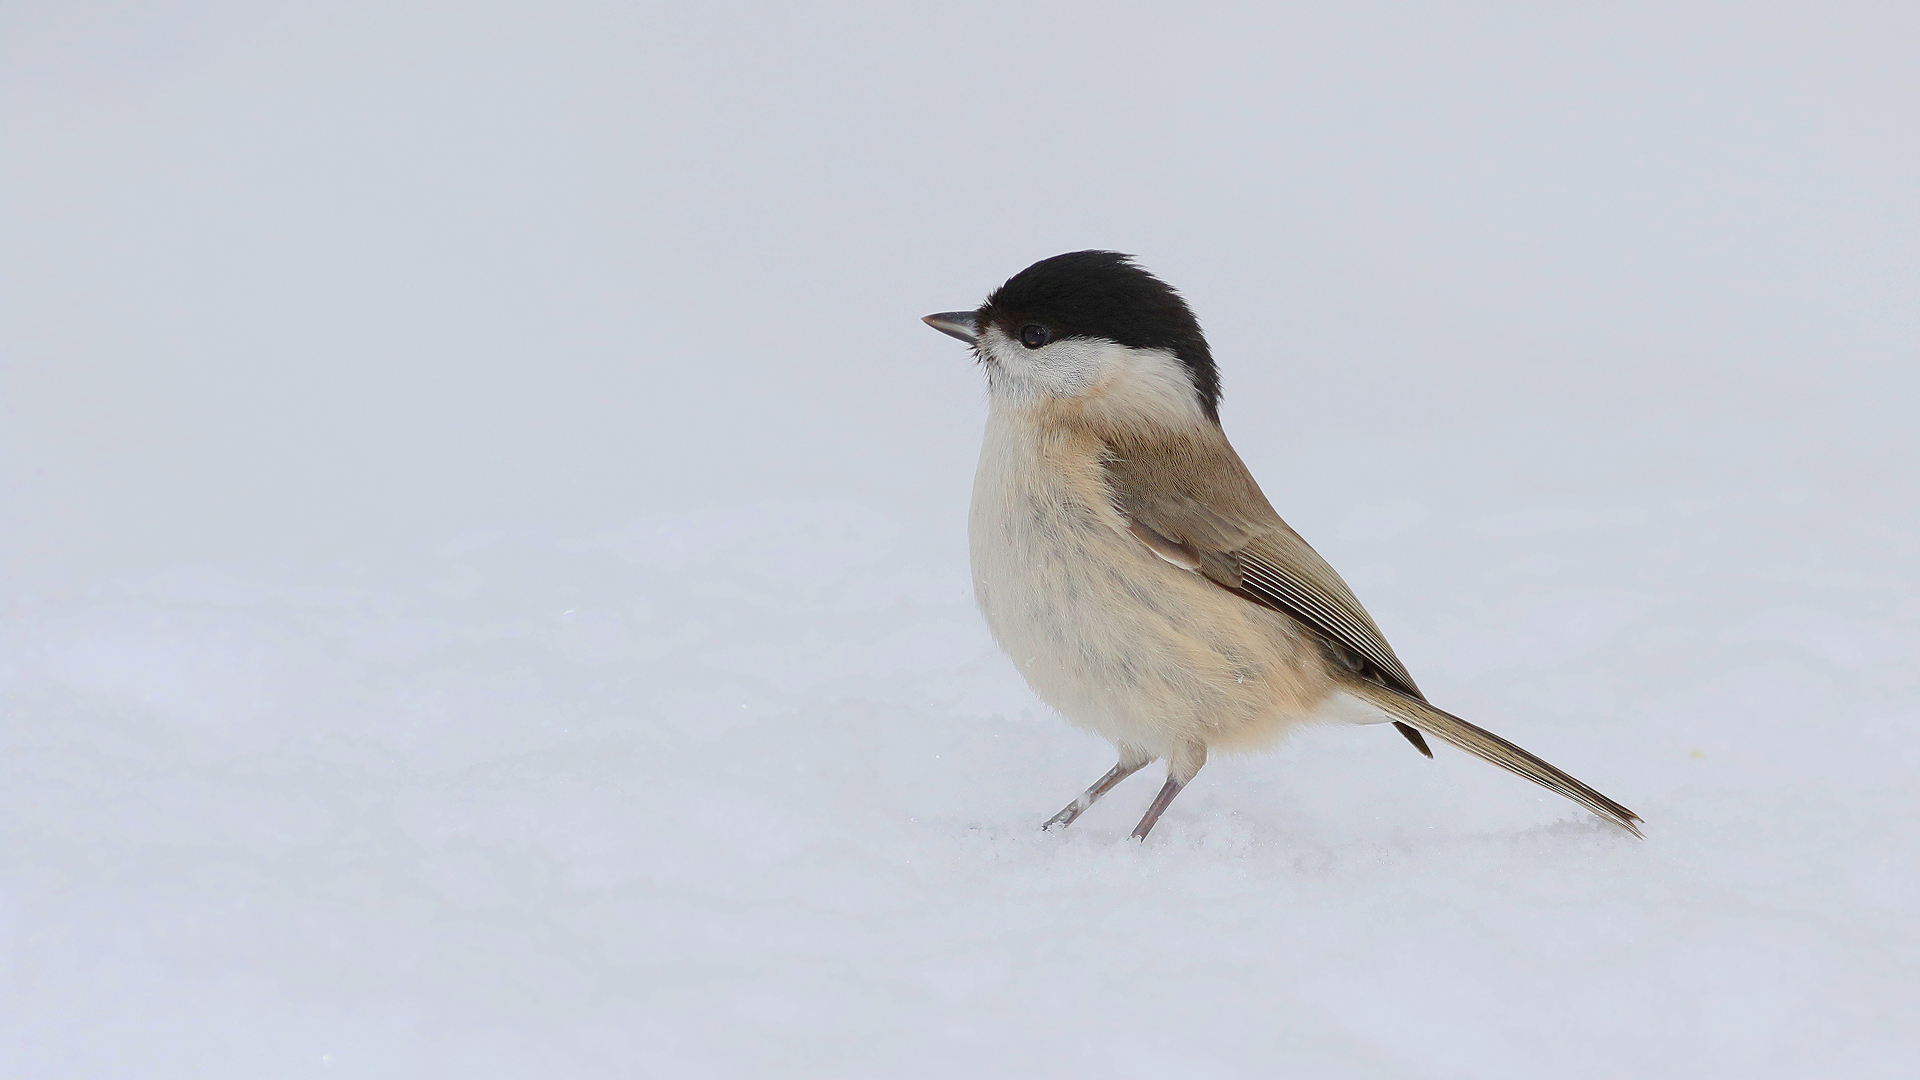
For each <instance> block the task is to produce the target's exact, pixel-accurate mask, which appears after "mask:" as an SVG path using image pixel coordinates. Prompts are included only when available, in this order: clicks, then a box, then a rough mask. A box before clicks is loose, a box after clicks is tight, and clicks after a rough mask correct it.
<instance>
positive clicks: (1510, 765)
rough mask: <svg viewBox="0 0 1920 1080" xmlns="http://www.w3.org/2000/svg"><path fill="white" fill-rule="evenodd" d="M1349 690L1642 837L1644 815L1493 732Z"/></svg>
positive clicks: (1379, 693)
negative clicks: (1641, 815)
mask: <svg viewBox="0 0 1920 1080" xmlns="http://www.w3.org/2000/svg"><path fill="white" fill-rule="evenodd" d="M1346 688H1347V690H1348V692H1349V693H1352V694H1353V695H1354V696H1356V697H1358V698H1361V699H1363V700H1365V701H1367V702H1368V703H1370V704H1372V705H1376V706H1378V707H1379V708H1381V709H1383V710H1385V711H1386V713H1387V714H1388V715H1389V716H1392V717H1393V718H1394V719H1395V720H1398V721H1400V722H1402V723H1405V724H1408V725H1411V726H1412V727H1415V728H1418V729H1419V730H1421V731H1424V732H1426V733H1427V734H1429V735H1432V736H1434V737H1435V738H1438V739H1444V740H1446V741H1447V742H1450V743H1452V744H1453V745H1455V746H1457V747H1459V748H1460V749H1462V750H1465V751H1466V752H1467V753H1469V754H1472V755H1473V756H1474V757H1477V758H1479V759H1481V760H1482V761H1490V762H1492V763H1493V764H1495V765H1498V766H1500V767H1501V768H1503V769H1506V770H1507V771H1509V772H1515V773H1519V774H1520V775H1521V776H1524V777H1526V778H1527V779H1529V780H1531V781H1533V782H1534V783H1536V784H1539V785H1540V786H1541V787H1544V788H1546V789H1548V790H1549V791H1555V792H1558V793H1560V794H1562V795H1565V796H1566V797H1567V798H1569V799H1572V800H1573V801H1574V802H1577V803H1579V804H1580V805H1581V806H1584V807H1586V808H1587V809H1589V810H1591V811H1593V812H1594V813H1596V814H1599V815H1600V816H1601V817H1603V818H1606V819H1607V820H1608V821H1611V822H1613V823H1614V824H1615V825H1618V826H1620V827H1621V828H1623V829H1625V830H1627V831H1628V832H1630V833H1632V834H1633V835H1635V836H1641V832H1640V828H1639V826H1638V825H1637V824H1635V823H1636V822H1638V821H1639V820H1640V815H1639V814H1636V813H1634V812H1633V811H1631V810H1629V809H1627V808H1626V807H1624V806H1621V805H1620V804H1619V803H1617V802H1614V801H1613V800H1612V799H1609V798H1607V797H1606V796H1605V795H1602V794H1600V793H1599V792H1597V791H1595V790H1593V789H1592V788H1590V787H1588V786H1587V785H1585V784H1583V783H1581V782H1580V781H1578V780H1575V779H1574V778H1573V777H1572V776H1569V775H1568V774H1567V773H1565V772H1562V771H1561V770H1560V769H1557V768H1555V767H1554V766H1552V765H1549V764H1547V763H1546V762H1544V761H1542V760H1540V759H1539V758H1537V757H1535V756H1533V755H1532V754H1529V753H1528V752H1526V751H1525V750H1522V749H1520V748H1519V747H1517V746H1515V745H1513V744H1512V743H1510V742H1508V741H1507V740H1505V739H1503V738H1501V737H1500V736H1498V735H1495V734H1494V733H1493V732H1491V731H1488V730H1486V729H1485V728H1479V727H1475V726H1474V725H1472V724H1469V723H1467V722H1466V721H1465V720H1462V719H1460V718H1459V717H1457V716H1455V715H1453V714H1452V713H1449V712H1443V711H1441V710H1439V709H1436V708H1434V707H1433V706H1431V705H1429V704H1427V703H1426V702H1424V701H1418V700H1415V699H1414V698H1410V697H1407V696H1406V695H1405V694H1400V693H1396V692H1395V691H1392V690H1389V689H1387V688H1386V687H1384V686H1380V685H1378V684H1375V683H1370V682H1365V681H1362V680H1359V679H1355V680H1353V681H1352V682H1350V683H1348V684H1347V687H1346ZM1643 838H1644V837H1643Z"/></svg>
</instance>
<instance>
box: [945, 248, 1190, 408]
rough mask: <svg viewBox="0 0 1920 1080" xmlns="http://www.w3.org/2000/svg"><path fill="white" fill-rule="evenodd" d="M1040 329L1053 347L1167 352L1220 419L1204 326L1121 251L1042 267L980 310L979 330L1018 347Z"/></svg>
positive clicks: (1080, 255)
mask: <svg viewBox="0 0 1920 1080" xmlns="http://www.w3.org/2000/svg"><path fill="white" fill-rule="evenodd" d="M1035 324H1037V325H1040V326H1044V327H1046V328H1047V329H1048V330H1049V331H1051V332H1052V333H1051V336H1052V337H1053V339H1054V340H1058V339H1060V338H1066V337H1092V338H1105V339H1106V340H1108V341H1112V342H1117V343H1119V344H1121V345H1126V346H1130V347H1132V348H1144V349H1165V350H1167V351H1168V352H1170V353H1172V354H1174V355H1175V356H1177V357H1179V358H1180V361H1181V362H1182V363H1184V364H1185V365H1186V366H1187V370H1188V371H1189V372H1191V373H1192V375H1193V388H1194V390H1195V392H1196V393H1197V394H1198V395H1199V398H1200V407H1201V408H1202V409H1204V410H1205V411H1206V414H1207V416H1208V417H1209V418H1210V419H1213V420H1215V421H1218V420H1219V418H1220V415H1219V407H1220V374H1219V372H1218V371H1216V370H1215V369H1214V366H1213V353H1212V352H1210V351H1209V350H1208V349H1207V339H1206V337H1205V336H1204V335H1202V334H1201V333H1200V321H1199V320H1198V319H1196V318H1194V317H1193V309H1191V308H1189V307H1187V302H1186V301H1185V300H1183V299H1181V297H1180V294H1179V293H1177V292H1175V291H1173V286H1171V285H1168V284H1167V283H1166V282H1164V281H1161V280H1160V279H1159V278H1157V277H1154V276H1153V275H1152V274H1150V273H1148V272H1146V271H1145V270H1143V269H1141V268H1140V267H1138V266H1136V265H1134V262H1133V256H1131V255H1122V254H1120V253H1119V252H1117V251H1070V252H1068V253H1067V254H1065V255H1055V256H1054V257H1053V258H1051V259H1042V260H1040V261H1039V262H1037V263H1034V264H1033V265H1032V266H1029V267H1027V268H1026V269H1025V270H1022V271H1020V272H1019V273H1017V274H1015V275H1013V276H1012V277H1011V278H1008V279H1007V283H1006V284H1005V285H1002V286H1000V287H999V288H998V289H996V290H994V293H993V295H992V296H989V297H987V302H986V303H985V304H982V305H981V306H980V312H979V318H978V325H979V326H981V327H986V326H989V325H991V326H998V327H999V328H1000V330H1001V332H1002V333H1004V334H1006V335H1007V336H1008V337H1010V338H1012V339H1013V340H1015V341H1018V340H1020V333H1021V329H1022V328H1023V327H1026V326H1029V325H1035Z"/></svg>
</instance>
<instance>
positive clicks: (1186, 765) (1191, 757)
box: [1133, 743, 1207, 840]
mask: <svg viewBox="0 0 1920 1080" xmlns="http://www.w3.org/2000/svg"><path fill="white" fill-rule="evenodd" d="M1206 763H1207V746H1206V744H1205V743H1188V744H1187V745H1186V746H1184V747H1182V748H1181V750H1180V752H1179V753H1177V754H1175V755H1174V756H1173V757H1171V758H1169V759H1168V760H1167V782H1166V783H1165V784H1162V785H1161V786H1160V794H1158V795H1155V796H1154V797H1153V805H1152V806H1149V807H1147V813H1146V816H1145V817H1143V818H1141V819H1140V824H1138V825H1135V826H1134V827H1133V838H1134V839H1135V840H1145V839H1146V838H1147V834H1148V833H1150V832H1152V831H1153V827H1154V825H1156V824H1158V823H1159V821H1160V815H1161V814H1164V813H1166V810H1167V804H1168V803H1170V802H1172V801H1173V797H1174V796H1175V795H1178V794H1180V789H1181V788H1183V787H1186V786H1187V785H1188V784H1190V783H1192V782H1193V778H1194V776H1195V775H1197V774H1198V773H1199V772H1200V766H1202V765H1205V764H1206Z"/></svg>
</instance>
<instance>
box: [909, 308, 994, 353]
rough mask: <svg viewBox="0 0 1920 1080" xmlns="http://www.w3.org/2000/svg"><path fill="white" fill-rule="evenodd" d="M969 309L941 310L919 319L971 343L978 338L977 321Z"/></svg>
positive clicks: (946, 333)
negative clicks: (936, 313)
mask: <svg viewBox="0 0 1920 1080" xmlns="http://www.w3.org/2000/svg"><path fill="white" fill-rule="evenodd" d="M973 316H974V313H973V312H971V311H943V312H941V313H940V314H938V315H929V316H927V317H926V318H924V319H921V320H920V321H921V322H923V323H926V324H927V325H928V326H931V327H933V328H934V329H935V330H938V331H940V332H941V333H943V334H945V335H947V336H948V337H957V338H959V339H960V340H961V341H964V342H966V343H967V344H969V345H971V344H973V343H974V342H976V341H979V340H980V331H979V329H978V327H979V325H980V324H979V323H978V322H976V321H975V320H974V317H973Z"/></svg>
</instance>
